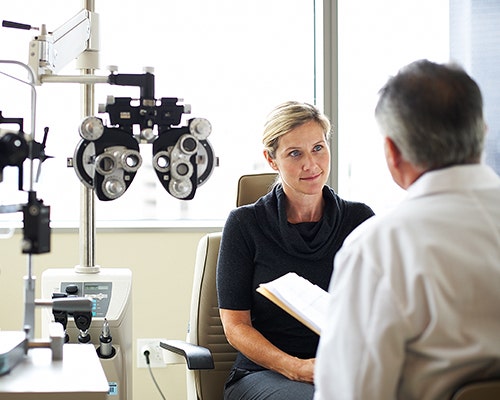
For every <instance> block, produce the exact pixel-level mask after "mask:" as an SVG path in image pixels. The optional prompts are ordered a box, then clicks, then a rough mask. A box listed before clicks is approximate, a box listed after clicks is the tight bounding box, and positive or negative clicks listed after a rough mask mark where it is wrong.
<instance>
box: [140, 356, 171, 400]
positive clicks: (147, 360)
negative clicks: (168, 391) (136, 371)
mask: <svg viewBox="0 0 500 400" xmlns="http://www.w3.org/2000/svg"><path fill="white" fill-rule="evenodd" d="M143 354H144V357H145V358H146V365H147V366H148V370H149V374H150V375H151V379H152V380H153V382H154V384H155V386H156V389H157V390H158V392H159V393H160V396H161V398H162V399H163V400H166V399H165V396H164V395H163V392H162V391H161V389H160V386H159V385H158V382H156V379H155V377H154V375H153V371H152V369H151V365H150V363H149V355H150V352H149V350H147V349H146V350H144V352H143Z"/></svg>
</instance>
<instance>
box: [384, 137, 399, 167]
mask: <svg viewBox="0 0 500 400" xmlns="http://www.w3.org/2000/svg"><path fill="white" fill-rule="evenodd" d="M384 150H385V158H386V160H387V164H388V165H389V167H390V168H397V167H398V166H399V165H400V164H401V161H402V159H403V157H402V155H401V151H400V150H399V147H398V146H397V145H396V143H394V141H393V140H392V139H391V138H390V137H388V136H386V137H385V138H384Z"/></svg>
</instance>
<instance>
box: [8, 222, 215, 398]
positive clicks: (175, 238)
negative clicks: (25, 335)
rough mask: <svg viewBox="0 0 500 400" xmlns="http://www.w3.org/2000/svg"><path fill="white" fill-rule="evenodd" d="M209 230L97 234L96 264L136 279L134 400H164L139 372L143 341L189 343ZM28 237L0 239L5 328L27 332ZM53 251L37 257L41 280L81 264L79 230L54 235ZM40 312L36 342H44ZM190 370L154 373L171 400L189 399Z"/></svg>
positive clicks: (181, 367)
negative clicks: (198, 256)
mask: <svg viewBox="0 0 500 400" xmlns="http://www.w3.org/2000/svg"><path fill="white" fill-rule="evenodd" d="M205 233H206V232H204V231H201V230H200V231H193V230H190V231H180V232H179V231H177V232H172V231H169V230H166V229H158V230H133V231H123V230H116V231H113V230H106V231H105V232H100V231H98V232H97V235H96V249H95V251H96V264H98V265H100V266H102V267H106V268H108V267H121V268H130V269H131V270H132V274H133V296H132V310H133V343H134V354H133V363H134V369H133V393H134V399H148V398H149V399H153V398H160V396H159V394H158V392H157V391H156V388H155V387H154V383H153V381H152V380H151V377H150V375H149V372H148V370H147V369H138V368H137V367H136V365H135V364H136V354H135V344H136V339H138V338H168V339H184V338H185V336H186V328H187V321H188V315H189V302H190V296H191V282H192V274H193V267H194V260H195V253H196V246H197V244H198V241H199V239H200V238H201V237H202V236H203V235H204V234H205ZM21 239H22V233H21V232H16V234H15V235H14V236H13V237H12V238H10V239H3V240H0V329H2V330H22V325H23V318H24V308H23V307H24V289H23V276H25V275H26V271H27V261H26V255H23V254H22V253H21V247H20V246H21ZM51 239H52V245H51V252H50V253H48V254H41V255H34V256H33V265H34V275H35V276H36V277H37V289H36V298H40V295H41V294H40V293H41V291H40V280H41V274H42V272H43V271H44V270H45V269H47V268H72V267H74V266H75V265H77V264H78V263H79V258H80V257H79V236H78V232H77V231H76V230H55V231H53V232H52V236H51ZM40 323H41V322H40V312H39V311H37V319H36V322H35V327H36V332H35V337H40V332H41V328H40ZM185 371H186V369H185V366H184V365H174V366H168V367H167V368H160V369H154V370H153V373H154V374H155V378H156V380H157V381H158V384H159V386H160V387H161V388H162V391H163V393H164V394H165V396H166V398H169V399H185V398H186V388H185V386H186V381H185Z"/></svg>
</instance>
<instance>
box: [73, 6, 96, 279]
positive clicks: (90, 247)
mask: <svg viewBox="0 0 500 400" xmlns="http://www.w3.org/2000/svg"><path fill="white" fill-rule="evenodd" d="M83 6H84V8H85V9H87V10H88V11H90V12H94V11H95V1H94V0H83ZM81 74H82V75H94V69H93V68H82V70H81ZM94 97H95V94H94V84H93V83H86V84H83V85H82V118H85V117H88V116H91V115H93V114H94ZM94 200H95V194H94V190H93V189H90V188H88V187H86V186H85V185H83V184H82V185H81V189H80V265H79V266H78V269H77V271H78V272H89V273H92V272H97V271H98V270H99V267H98V266H97V267H96V266H95V236H96V229H95V203H94Z"/></svg>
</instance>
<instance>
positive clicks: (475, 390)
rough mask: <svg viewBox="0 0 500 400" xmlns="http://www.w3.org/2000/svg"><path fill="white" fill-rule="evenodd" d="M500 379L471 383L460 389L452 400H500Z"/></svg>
mask: <svg viewBox="0 0 500 400" xmlns="http://www.w3.org/2000/svg"><path fill="white" fill-rule="evenodd" d="M499 399H500V378H499V379H496V380H491V381H482V382H471V383H468V384H466V385H464V386H462V387H461V388H460V389H458V390H457V391H456V392H455V394H454V395H453V396H452V398H451V400H499Z"/></svg>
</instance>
